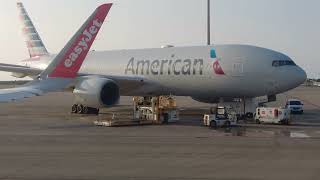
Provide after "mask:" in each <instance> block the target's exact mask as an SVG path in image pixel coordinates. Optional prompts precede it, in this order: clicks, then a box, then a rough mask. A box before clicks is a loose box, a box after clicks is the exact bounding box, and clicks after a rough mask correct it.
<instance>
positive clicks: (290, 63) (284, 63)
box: [272, 60, 296, 67]
mask: <svg viewBox="0 0 320 180" xmlns="http://www.w3.org/2000/svg"><path fill="white" fill-rule="evenodd" d="M272 66H274V67H279V66H296V63H294V62H293V61H290V60H276V61H273V62H272Z"/></svg>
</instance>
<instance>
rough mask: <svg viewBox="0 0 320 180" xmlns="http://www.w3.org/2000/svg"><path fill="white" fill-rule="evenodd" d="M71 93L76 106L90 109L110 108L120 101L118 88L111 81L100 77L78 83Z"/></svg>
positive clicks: (89, 78)
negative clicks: (79, 105)
mask: <svg viewBox="0 0 320 180" xmlns="http://www.w3.org/2000/svg"><path fill="white" fill-rule="evenodd" d="M73 93H74V95H75V100H76V104H81V105H84V106H87V107H92V108H101V107H110V106H113V105H115V104H117V103H118V101H119V99H120V92H119V86H118V85H117V84H116V83H115V82H114V81H113V80H110V79H107V78H100V77H88V78H86V79H83V80H81V81H79V82H78V83H77V84H76V86H75V89H74V91H73Z"/></svg>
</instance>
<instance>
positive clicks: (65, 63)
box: [40, 3, 112, 78]
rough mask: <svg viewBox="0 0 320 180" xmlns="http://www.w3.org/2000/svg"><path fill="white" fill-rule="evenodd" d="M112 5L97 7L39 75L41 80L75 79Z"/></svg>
mask: <svg viewBox="0 0 320 180" xmlns="http://www.w3.org/2000/svg"><path fill="white" fill-rule="evenodd" d="M111 6H112V4H111V3H110V4H103V5H101V6H99V7H98V8H97V9H96V10H95V11H94V12H93V14H92V15H91V16H90V17H89V18H88V19H87V21H86V22H85V23H84V24H83V25H82V26H81V28H80V29H79V30H78V32H77V33H76V34H75V35H74V36H73V37H72V38H71V40H70V41H69V42H68V43H67V44H66V46H65V47H64V48H63V49H62V50H61V51H60V53H59V54H58V55H57V56H56V57H55V58H54V60H53V61H52V62H51V63H50V64H49V66H48V67H47V69H46V70H44V71H43V72H42V73H41V74H40V77H41V78H47V77H49V78H75V77H77V74H78V71H79V69H80V67H81V65H82V63H83V61H84V59H85V58H86V56H87V54H88V52H89V50H90V47H91V45H92V44H93V42H94V40H95V38H96V36H97V34H98V32H99V30H100V28H101V26H102V24H103V22H104V21H105V18H106V16H107V14H108V12H109V10H110V8H111Z"/></svg>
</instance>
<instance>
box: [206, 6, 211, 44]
mask: <svg viewBox="0 0 320 180" xmlns="http://www.w3.org/2000/svg"><path fill="white" fill-rule="evenodd" d="M207 1H208V2H207V45H208V46H209V45H211V20H210V19H211V17H210V16H211V8H210V0H207Z"/></svg>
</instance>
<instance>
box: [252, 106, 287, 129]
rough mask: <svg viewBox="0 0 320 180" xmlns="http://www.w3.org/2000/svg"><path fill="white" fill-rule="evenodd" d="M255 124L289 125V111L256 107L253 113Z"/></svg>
mask: <svg viewBox="0 0 320 180" xmlns="http://www.w3.org/2000/svg"><path fill="white" fill-rule="evenodd" d="M254 118H255V120H256V123H258V124H260V123H273V124H286V125H288V124H290V110H289V109H287V108H275V107H258V108H257V109H256V113H255V117H254Z"/></svg>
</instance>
